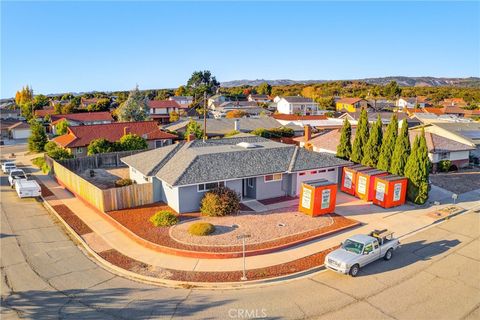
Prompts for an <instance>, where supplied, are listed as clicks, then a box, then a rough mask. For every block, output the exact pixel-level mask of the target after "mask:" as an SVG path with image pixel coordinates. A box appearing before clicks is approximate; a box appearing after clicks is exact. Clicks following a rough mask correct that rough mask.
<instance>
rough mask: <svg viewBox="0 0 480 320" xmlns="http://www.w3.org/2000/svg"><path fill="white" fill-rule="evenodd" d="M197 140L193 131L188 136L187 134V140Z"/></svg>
mask: <svg viewBox="0 0 480 320" xmlns="http://www.w3.org/2000/svg"><path fill="white" fill-rule="evenodd" d="M193 140H195V135H194V134H193V133H190V134H189V135H188V136H187V142H190V141H193Z"/></svg>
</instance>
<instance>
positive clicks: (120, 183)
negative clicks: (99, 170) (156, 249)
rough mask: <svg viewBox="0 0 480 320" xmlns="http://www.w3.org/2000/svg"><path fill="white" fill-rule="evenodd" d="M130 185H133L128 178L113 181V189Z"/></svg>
mask: <svg viewBox="0 0 480 320" xmlns="http://www.w3.org/2000/svg"><path fill="white" fill-rule="evenodd" d="M131 184H133V180H132V179H128V178H125V179H118V180H117V181H115V187H126V186H129V185H131Z"/></svg>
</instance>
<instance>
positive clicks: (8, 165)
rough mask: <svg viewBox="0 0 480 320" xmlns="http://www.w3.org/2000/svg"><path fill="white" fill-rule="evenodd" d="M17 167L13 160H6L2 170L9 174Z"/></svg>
mask: <svg viewBox="0 0 480 320" xmlns="http://www.w3.org/2000/svg"><path fill="white" fill-rule="evenodd" d="M13 169H17V165H16V164H15V162H13V161H6V162H4V163H2V171H3V173H6V174H8V173H9V172H10V170H13Z"/></svg>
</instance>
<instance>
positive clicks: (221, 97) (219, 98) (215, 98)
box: [207, 94, 231, 108]
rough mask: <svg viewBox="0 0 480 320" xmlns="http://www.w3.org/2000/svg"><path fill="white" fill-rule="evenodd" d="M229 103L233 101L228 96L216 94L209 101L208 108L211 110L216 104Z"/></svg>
mask: <svg viewBox="0 0 480 320" xmlns="http://www.w3.org/2000/svg"><path fill="white" fill-rule="evenodd" d="M227 101H231V99H230V98H229V97H227V96H224V95H221V94H216V95H213V96H211V97H210V98H208V99H207V107H209V108H211V107H212V105H214V104H216V105H220V104H222V103H224V102H227Z"/></svg>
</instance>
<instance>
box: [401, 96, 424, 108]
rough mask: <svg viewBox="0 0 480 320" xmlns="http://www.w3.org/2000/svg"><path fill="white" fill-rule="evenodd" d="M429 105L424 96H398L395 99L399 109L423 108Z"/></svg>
mask: <svg viewBox="0 0 480 320" xmlns="http://www.w3.org/2000/svg"><path fill="white" fill-rule="evenodd" d="M429 105H430V103H429V100H428V99H427V98H426V97H410V98H400V99H398V100H397V107H399V108H400V109H414V108H417V107H420V108H425V107H428V106H429Z"/></svg>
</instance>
